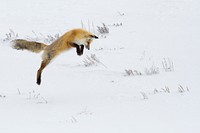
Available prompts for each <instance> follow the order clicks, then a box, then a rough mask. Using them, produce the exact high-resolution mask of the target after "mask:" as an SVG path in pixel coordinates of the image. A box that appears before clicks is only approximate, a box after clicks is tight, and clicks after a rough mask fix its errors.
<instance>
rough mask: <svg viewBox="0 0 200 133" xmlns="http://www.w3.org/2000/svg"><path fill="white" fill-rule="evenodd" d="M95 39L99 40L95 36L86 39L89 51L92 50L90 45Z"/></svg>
mask: <svg viewBox="0 0 200 133" xmlns="http://www.w3.org/2000/svg"><path fill="white" fill-rule="evenodd" d="M94 39H98V37H97V36H95V35H89V36H88V37H86V42H85V47H86V48H87V49H88V50H90V43H91V42H92V41H93V40H94Z"/></svg>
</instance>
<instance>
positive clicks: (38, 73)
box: [36, 59, 50, 85]
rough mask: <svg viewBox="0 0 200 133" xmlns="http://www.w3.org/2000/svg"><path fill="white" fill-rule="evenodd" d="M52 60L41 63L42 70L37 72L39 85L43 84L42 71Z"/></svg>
mask: <svg viewBox="0 0 200 133" xmlns="http://www.w3.org/2000/svg"><path fill="white" fill-rule="evenodd" d="M49 62H50V60H48V59H46V60H43V61H42V62H41V66H40V69H39V70H38V71H37V82H36V83H37V84H38V85H40V84H41V74H42V71H43V69H44V68H45V67H46V66H47V65H48V64H49Z"/></svg>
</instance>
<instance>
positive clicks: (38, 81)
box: [36, 77, 41, 85]
mask: <svg viewBox="0 0 200 133" xmlns="http://www.w3.org/2000/svg"><path fill="white" fill-rule="evenodd" d="M36 83H37V84H38V85H40V84H41V77H39V78H37V82H36Z"/></svg>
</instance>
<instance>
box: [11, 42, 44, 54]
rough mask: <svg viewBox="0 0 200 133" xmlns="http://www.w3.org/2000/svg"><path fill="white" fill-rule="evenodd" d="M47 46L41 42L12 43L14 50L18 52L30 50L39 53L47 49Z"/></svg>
mask: <svg viewBox="0 0 200 133" xmlns="http://www.w3.org/2000/svg"><path fill="white" fill-rule="evenodd" d="M46 46H47V45H46V44H44V43H39V42H32V41H27V40H23V39H16V40H14V41H12V48H13V49H17V50H28V51H31V52H34V53H39V52H41V51H42V50H44V49H45V47H46Z"/></svg>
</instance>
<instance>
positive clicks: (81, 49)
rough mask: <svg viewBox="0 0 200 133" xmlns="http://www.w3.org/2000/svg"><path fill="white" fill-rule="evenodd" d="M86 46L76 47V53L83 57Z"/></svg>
mask: <svg viewBox="0 0 200 133" xmlns="http://www.w3.org/2000/svg"><path fill="white" fill-rule="evenodd" d="M83 50H84V45H76V53H77V55H79V56H81V55H82V54H83Z"/></svg>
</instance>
